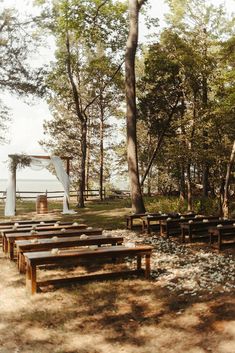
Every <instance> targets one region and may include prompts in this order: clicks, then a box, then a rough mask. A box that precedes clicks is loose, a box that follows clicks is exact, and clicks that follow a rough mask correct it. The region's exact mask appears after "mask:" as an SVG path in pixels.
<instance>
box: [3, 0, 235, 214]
mask: <svg viewBox="0 0 235 353" xmlns="http://www.w3.org/2000/svg"><path fill="white" fill-rule="evenodd" d="M37 3H38V4H39V5H40V14H39V15H37V16H35V17H34V18H32V17H31V18H30V19H28V20H26V19H25V20H24V25H23V26H22V23H23V22H22V20H20V21H18V19H17V17H16V15H15V13H14V12H11V11H10V12H9V11H5V12H4V11H3V12H2V14H1V35H2V38H3V39H2V40H1V47H2V49H3V50H2V54H1V61H2V63H3V66H2V72H3V75H2V80H1V83H0V84H1V87H2V88H3V89H8V90H9V89H10V90H13V91H16V92H17V93H18V94H31V95H32V94H33V95H39V96H42V97H44V99H46V100H47V102H48V104H49V107H50V111H51V114H52V118H51V119H50V120H49V121H46V122H45V123H44V131H45V139H43V140H42V141H41V142H40V143H41V145H42V146H43V147H44V148H45V150H46V151H49V152H51V153H55V154H58V155H61V154H63V155H64V154H66V155H68V156H73V163H72V178H73V183H74V186H75V187H77V188H78V189H79V188H80V189H81V188H82V189H83V188H89V187H93V186H98V187H99V188H100V190H102V188H103V186H104V184H106V185H107V184H111V182H112V180H111V176H112V178H115V176H116V177H117V178H118V177H119V176H120V175H121V176H124V177H125V175H126V174H127V163H126V146H125V90H124V88H125V87H124V69H123V62H124V54H125V42H126V37H127V31H128V26H127V24H128V19H127V7H126V4H125V3H123V2H112V1H103V2H102V1H98V0H97V1H90V2H89V1H56V2H48V1H47V2H44V1H37ZM166 3H168V6H169V12H168V13H167V16H166V26H165V27H164V28H163V27H159V26H158V21H157V20H156V18H149V17H148V19H147V23H148V25H149V31H150V32H151V36H150V37H149V39H148V42H147V43H145V45H141V46H140V48H139V50H138V53H137V63H136V77H137V97H138V99H137V105H138V123H137V135H138V158H139V170H140V177H141V179H142V180H143V179H144V177H145V174H146V170H147V169H148V166H149V162H150V161H151V158H152V156H153V154H154V153H155V154H156V156H155V159H154V163H153V164H152V165H151V167H150V168H149V172H148V174H147V175H146V176H147V177H146V179H145V184H144V191H145V192H146V193H147V194H149V195H150V194H153V193H155V194H159V193H161V194H168V195H169V194H171V195H172V194H175V195H178V196H179V197H180V198H181V199H182V200H185V199H187V203H188V209H191V208H192V198H193V196H194V197H200V198H201V200H203V202H206V200H207V199H209V198H216V197H217V199H218V200H219V201H220V206H221V207H222V204H223V201H224V198H225V197H226V195H225V193H224V191H225V183H226V176H227V175H228V172H229V176H231V177H230V178H229V179H230V180H229V184H232V183H233V174H231V171H232V166H233V159H234V149H233V146H234V136H235V119H234V108H235V107H234V103H235V98H234V97H235V95H234V54H235V53H234V48H235V37H234V17H233V16H231V15H230V16H229V15H228V14H227V13H226V10H225V8H224V6H214V5H210V4H208V2H206V1H203V0H185V1H176V0H174V1H166ZM143 10H144V7H143ZM150 32H149V33H150ZM48 36H53V37H54V42H55V47H56V55H55V61H54V62H53V64H52V65H49V66H48V67H45V66H43V67H41V68H37V67H30V63H29V61H28V57H29V56H28V55H29V52H30V51H35V50H36V49H35V48H36V47H35V46H41V45H42V43H43V41H45V39H46V38H47V37H48ZM6 42H8V43H7V44H8V45H7V46H6ZM9 43H10V44H12V45H9ZM26 48H27V49H26ZM9 58H10V60H9ZM16 59H17V60H16ZM16 63H17V65H16ZM9 78H10V79H9ZM78 105H79V106H78ZM1 119H2V120H1V121H2V122H3V126H2V129H4V126H5V123H4V120H5V119H7V108H6V107H5V106H4V104H3V105H2V112H1ZM2 131H4V130H2ZM122 134H123V138H121V136H122ZM1 136H2V138H3V139H4V136H5V133H4V132H3V133H2V134H1ZM117 136H118V138H117ZM114 137H115V138H114ZM81 181H82V183H83V184H82V185H81ZM226 187H227V191H228V192H229V195H230V194H231V195H232V194H233V186H232V185H230V186H229V185H227V186H226ZM228 192H227V194H228Z"/></svg>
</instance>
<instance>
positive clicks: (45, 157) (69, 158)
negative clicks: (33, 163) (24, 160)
mask: <svg viewBox="0 0 235 353" xmlns="http://www.w3.org/2000/svg"><path fill="white" fill-rule="evenodd" d="M14 156H16V154H9V155H8V157H10V158H12V157H14ZM27 156H28V157H32V158H40V159H51V157H50V156H34V155H30V154H29V155H27ZM60 158H61V159H66V160H71V159H73V157H60Z"/></svg>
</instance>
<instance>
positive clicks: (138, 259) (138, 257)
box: [137, 255, 142, 270]
mask: <svg viewBox="0 0 235 353" xmlns="http://www.w3.org/2000/svg"><path fill="white" fill-rule="evenodd" d="M141 259H142V256H141V255H138V256H137V270H141Z"/></svg>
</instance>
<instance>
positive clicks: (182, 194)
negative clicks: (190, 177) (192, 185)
mask: <svg viewBox="0 0 235 353" xmlns="http://www.w3.org/2000/svg"><path fill="white" fill-rule="evenodd" d="M180 200H181V201H184V200H185V175H184V166H183V165H181V166H180Z"/></svg>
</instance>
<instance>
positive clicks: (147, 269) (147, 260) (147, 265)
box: [145, 254, 150, 278]
mask: <svg viewBox="0 0 235 353" xmlns="http://www.w3.org/2000/svg"><path fill="white" fill-rule="evenodd" d="M145 277H146V278H150V254H149V255H145Z"/></svg>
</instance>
